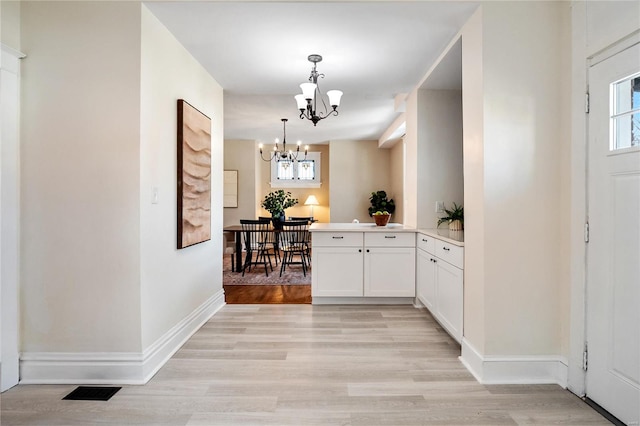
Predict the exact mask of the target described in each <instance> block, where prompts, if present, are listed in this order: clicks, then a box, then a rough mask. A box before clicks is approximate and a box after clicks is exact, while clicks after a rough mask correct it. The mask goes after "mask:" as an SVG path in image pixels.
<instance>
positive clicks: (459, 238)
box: [416, 228, 464, 247]
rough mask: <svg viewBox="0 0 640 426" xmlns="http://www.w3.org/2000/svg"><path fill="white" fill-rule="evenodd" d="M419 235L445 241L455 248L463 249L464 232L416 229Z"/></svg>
mask: <svg viewBox="0 0 640 426" xmlns="http://www.w3.org/2000/svg"><path fill="white" fill-rule="evenodd" d="M416 231H417V232H420V233H421V234H425V235H429V236H431V237H434V238H438V239H440V240H443V241H446V242H448V243H451V244H453V245H456V246H460V247H464V231H449V229H447V228H445V229H417V230H416Z"/></svg>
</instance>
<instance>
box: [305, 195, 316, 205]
mask: <svg viewBox="0 0 640 426" xmlns="http://www.w3.org/2000/svg"><path fill="white" fill-rule="evenodd" d="M304 205H305V206H319V205H320V203H319V202H318V199H317V198H316V196H315V195H309V196H308V197H307V201H305V202H304Z"/></svg>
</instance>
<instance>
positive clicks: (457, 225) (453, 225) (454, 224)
mask: <svg viewBox="0 0 640 426" xmlns="http://www.w3.org/2000/svg"><path fill="white" fill-rule="evenodd" d="M462 229H463V227H462V222H461V221H459V220H452V221H451V222H449V231H462Z"/></svg>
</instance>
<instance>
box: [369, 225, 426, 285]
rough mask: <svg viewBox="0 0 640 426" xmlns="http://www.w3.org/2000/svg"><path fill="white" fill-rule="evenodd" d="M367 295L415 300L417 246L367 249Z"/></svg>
mask: <svg viewBox="0 0 640 426" xmlns="http://www.w3.org/2000/svg"><path fill="white" fill-rule="evenodd" d="M365 240H366V236H365ZM364 295H365V297H415V296H416V249H415V248H413V247H371V248H367V249H365V255H364Z"/></svg>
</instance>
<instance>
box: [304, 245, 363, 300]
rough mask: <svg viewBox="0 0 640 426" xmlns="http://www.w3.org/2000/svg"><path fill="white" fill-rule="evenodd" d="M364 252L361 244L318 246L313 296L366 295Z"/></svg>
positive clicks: (313, 265)
mask: <svg viewBox="0 0 640 426" xmlns="http://www.w3.org/2000/svg"><path fill="white" fill-rule="evenodd" d="M362 256H363V253H362V248H358V247H314V248H313V255H312V262H313V264H312V268H311V294H312V296H317V297H353V296H356V297H362V281H363V270H362Z"/></svg>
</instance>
